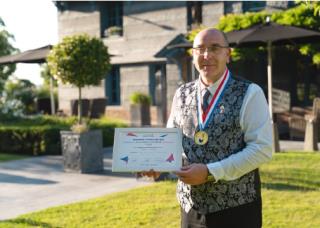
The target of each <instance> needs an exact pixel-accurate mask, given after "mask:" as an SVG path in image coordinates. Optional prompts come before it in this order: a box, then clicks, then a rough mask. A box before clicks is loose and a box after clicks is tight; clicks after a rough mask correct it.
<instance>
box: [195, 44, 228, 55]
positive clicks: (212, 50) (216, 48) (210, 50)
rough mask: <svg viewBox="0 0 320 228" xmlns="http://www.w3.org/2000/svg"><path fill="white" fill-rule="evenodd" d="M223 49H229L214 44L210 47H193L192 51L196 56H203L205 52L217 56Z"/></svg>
mask: <svg viewBox="0 0 320 228" xmlns="http://www.w3.org/2000/svg"><path fill="white" fill-rule="evenodd" d="M223 48H229V46H221V45H219V44H215V45H212V46H210V47H194V48H192V49H193V50H194V51H195V53H196V54H197V55H204V53H205V52H206V51H207V53H208V54H219V53H220V51H221V49H223Z"/></svg>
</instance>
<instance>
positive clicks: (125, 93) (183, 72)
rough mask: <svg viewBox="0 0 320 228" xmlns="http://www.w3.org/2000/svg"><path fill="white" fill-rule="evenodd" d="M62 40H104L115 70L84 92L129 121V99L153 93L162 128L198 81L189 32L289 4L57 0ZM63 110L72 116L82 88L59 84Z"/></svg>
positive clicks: (155, 113) (156, 118) (154, 115)
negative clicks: (181, 89) (178, 95)
mask: <svg viewBox="0 0 320 228" xmlns="http://www.w3.org/2000/svg"><path fill="white" fill-rule="evenodd" d="M55 4H56V6H57V9H58V28H59V29H58V33H59V39H62V38H63V37H65V36H68V35H74V34H79V33H87V34H89V35H91V36H96V37H99V38H101V39H102V40H103V42H104V43H105V45H106V46H107V47H108V51H109V53H110V54H111V55H112V57H111V64H112V70H111V72H110V73H109V74H108V75H106V77H105V80H103V81H102V82H101V84H100V85H99V86H91V87H86V88H84V89H83V97H85V98H101V97H107V104H106V112H105V114H106V115H108V116H112V117H117V118H122V119H125V120H128V119H129V105H130V102H129V97H130V95H131V94H132V93H133V92H136V91H139V92H144V93H146V94H149V95H151V97H152V109H151V113H152V115H151V120H152V123H153V124H157V125H163V124H164V123H165V121H166V118H167V115H168V113H169V111H170V105H171V101H172V98H173V95H174V92H175V90H176V89H177V87H178V86H179V85H181V84H182V83H184V82H188V81H191V80H193V79H195V78H196V73H195V71H194V69H193V67H192V59H191V57H190V56H189V55H188V54H187V53H186V50H185V49H183V48H180V49H179V48H170V46H172V45H174V44H177V43H181V42H185V41H186V40H185V34H186V33H187V32H188V31H190V30H192V29H194V28H196V27H197V26H199V25H203V26H213V25H215V24H217V23H218V21H219V18H220V17H221V16H222V15H224V14H227V13H243V12H246V11H259V10H262V9H268V8H270V9H272V10H275V9H280V10H281V9H285V8H288V7H290V4H291V3H290V2H287V1H280V2H267V1H257V2H242V1H227V2H223V1H213V2H207V1H205V2H199V1H195V2H192V1H177V2H174V1H155V2H152V1H143V2H139V1H122V2H112V1H109V2H100V1H99V2H95V1H90V2H80V1H79V2H77V1H70V2H69V1H68V2H63V1H59V2H58V1H57V2H55ZM58 93H59V106H60V109H61V110H62V111H63V112H64V113H67V114H70V108H71V105H70V103H71V100H72V99H76V98H77V89H76V88H73V87H72V86H70V85H59V91H58Z"/></svg>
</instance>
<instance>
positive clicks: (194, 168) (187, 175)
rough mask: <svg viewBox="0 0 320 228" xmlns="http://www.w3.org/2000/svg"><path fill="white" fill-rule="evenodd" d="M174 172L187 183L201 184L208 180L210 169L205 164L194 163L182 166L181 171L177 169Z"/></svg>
mask: <svg viewBox="0 0 320 228" xmlns="http://www.w3.org/2000/svg"><path fill="white" fill-rule="evenodd" d="M174 174H176V175H177V176H178V177H179V179H180V180H181V181H182V182H184V183H186V184H190V185H199V184H203V183H205V182H207V178H208V169H207V166H206V165H205V164H200V163H194V164H191V165H187V166H184V167H182V168H181V170H180V171H176V172H174Z"/></svg>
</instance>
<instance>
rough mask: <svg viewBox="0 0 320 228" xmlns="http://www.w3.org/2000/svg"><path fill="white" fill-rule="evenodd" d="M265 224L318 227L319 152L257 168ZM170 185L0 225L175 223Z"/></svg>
mask: <svg viewBox="0 0 320 228" xmlns="http://www.w3.org/2000/svg"><path fill="white" fill-rule="evenodd" d="M261 177H262V183H263V185H262V186H263V189H262V195H263V202H264V204H263V212H264V217H263V219H264V226H263V227H265V228H269V227H271V228H273V227H274V228H275V227H286V228H291V227H292V228H296V227H299V228H304V227H308V228H309V227H320V216H319V214H320V191H319V190H320V153H297V152H294V153H279V154H276V155H275V156H274V159H273V160H272V162H270V163H268V164H266V165H264V166H263V167H262V168H261ZM179 226H180V216H179V206H178V204H177V201H176V198H175V183H174V182H162V183H156V184H154V185H151V186H148V187H143V188H138V189H133V190H130V191H127V192H121V193H116V194H112V195H107V196H104V197H100V198H97V199H92V200H88V201H84V202H81V203H75V204H70V205H67V206H60V207H54V208H49V209H47V210H43V211H40V212H36V213H32V214H27V215H23V216H20V217H18V218H16V219H13V220H7V221H3V222H0V227H10V228H11V227H17V228H19V227H51V228H54V227H55V228H57V227H67V228H72V227H94V228H95V227H103V228H104V227H112V228H113V227H121V228H123V227H130V228H131V227H152V228H153V227H157V228H158V227H179Z"/></svg>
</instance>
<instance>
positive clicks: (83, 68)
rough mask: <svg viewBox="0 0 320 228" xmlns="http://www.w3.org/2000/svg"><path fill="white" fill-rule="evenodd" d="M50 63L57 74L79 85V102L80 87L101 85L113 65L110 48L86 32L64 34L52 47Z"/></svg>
mask: <svg viewBox="0 0 320 228" xmlns="http://www.w3.org/2000/svg"><path fill="white" fill-rule="evenodd" d="M47 62H48V66H49V70H50V73H51V74H52V75H53V76H54V77H57V78H58V79H59V80H61V81H62V83H70V84H72V85H75V86H76V87H78V88H79V101H81V88H82V87H84V86H88V85H98V84H100V82H101V80H102V79H103V78H104V77H105V76H106V74H107V72H108V71H109V70H110V68H111V65H110V57H109V54H108V49H107V47H106V46H105V45H104V44H103V42H102V41H101V40H100V39H98V38H94V37H89V36H88V35H86V34H83V35H74V36H67V37H65V38H64V39H63V40H62V41H61V42H60V43H58V44H57V45H55V46H54V47H53V48H52V50H51V52H50V54H49V55H48V57H47ZM78 103H79V112H78V121H79V124H82V116H81V115H82V106H81V102H78Z"/></svg>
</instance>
